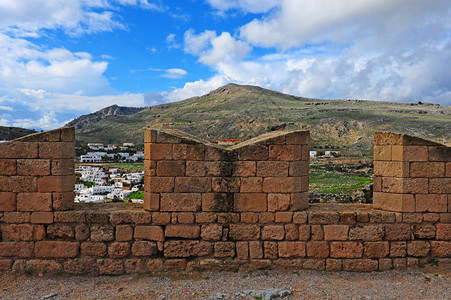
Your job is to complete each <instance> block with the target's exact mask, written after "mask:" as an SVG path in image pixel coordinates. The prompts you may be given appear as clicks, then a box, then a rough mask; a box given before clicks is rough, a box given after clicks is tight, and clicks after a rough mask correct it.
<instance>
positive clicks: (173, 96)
mask: <svg viewBox="0 0 451 300" xmlns="http://www.w3.org/2000/svg"><path fill="white" fill-rule="evenodd" d="M228 82H229V81H228V80H227V79H225V78H224V77H222V76H215V77H213V78H211V79H209V80H207V81H204V80H202V79H200V80H198V81H195V82H187V83H185V85H184V87H183V88H179V89H174V90H172V91H170V92H167V93H163V94H162V95H163V97H164V98H165V99H167V100H168V101H179V100H184V99H186V98H190V97H194V96H200V95H203V94H206V93H208V92H209V91H211V90H214V89H216V88H218V87H220V86H222V85H225V84H227V83H228Z"/></svg>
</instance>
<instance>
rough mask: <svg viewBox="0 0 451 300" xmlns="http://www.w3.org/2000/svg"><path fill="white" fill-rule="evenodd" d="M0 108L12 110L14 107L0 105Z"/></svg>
mask: <svg viewBox="0 0 451 300" xmlns="http://www.w3.org/2000/svg"><path fill="white" fill-rule="evenodd" d="M0 110H6V111H13V110H14V108H12V107H9V106H3V105H0Z"/></svg>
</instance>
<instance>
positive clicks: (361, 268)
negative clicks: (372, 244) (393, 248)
mask: <svg viewBox="0 0 451 300" xmlns="http://www.w3.org/2000/svg"><path fill="white" fill-rule="evenodd" d="M377 267H378V261H377V260H373V259H366V258H362V259H344V260H343V271H353V272H374V271H376V270H377Z"/></svg>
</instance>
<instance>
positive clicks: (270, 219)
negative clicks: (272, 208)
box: [258, 212, 275, 224]
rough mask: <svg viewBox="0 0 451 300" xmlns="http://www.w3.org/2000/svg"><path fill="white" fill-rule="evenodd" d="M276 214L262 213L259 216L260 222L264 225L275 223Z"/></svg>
mask: <svg viewBox="0 0 451 300" xmlns="http://www.w3.org/2000/svg"><path fill="white" fill-rule="evenodd" d="M274 218H275V214H274V213H272V212H261V213H259V214H258V222H259V223H262V224H270V223H274Z"/></svg>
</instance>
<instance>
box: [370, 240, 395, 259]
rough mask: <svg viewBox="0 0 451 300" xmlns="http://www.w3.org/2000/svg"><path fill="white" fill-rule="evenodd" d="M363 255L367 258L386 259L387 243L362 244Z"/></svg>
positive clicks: (387, 252)
mask: <svg viewBox="0 0 451 300" xmlns="http://www.w3.org/2000/svg"><path fill="white" fill-rule="evenodd" d="M363 245H364V254H365V256H366V257H368V258H381V257H386V256H388V254H389V253H390V251H389V243H388V242H382V241H381V242H364V243H363Z"/></svg>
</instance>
